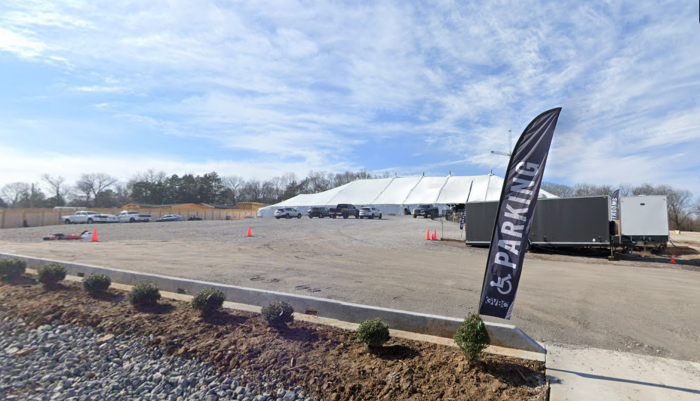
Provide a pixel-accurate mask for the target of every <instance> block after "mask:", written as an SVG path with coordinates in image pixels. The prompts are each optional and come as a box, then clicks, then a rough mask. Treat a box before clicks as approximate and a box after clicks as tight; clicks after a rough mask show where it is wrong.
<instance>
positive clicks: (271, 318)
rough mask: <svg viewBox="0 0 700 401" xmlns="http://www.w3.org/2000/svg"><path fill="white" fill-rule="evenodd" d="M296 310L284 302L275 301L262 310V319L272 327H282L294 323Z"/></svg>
mask: <svg viewBox="0 0 700 401" xmlns="http://www.w3.org/2000/svg"><path fill="white" fill-rule="evenodd" d="M293 313H294V308H292V305H290V304H288V303H286V302H284V301H274V302H273V303H271V304H269V305H267V306H264V307H263V308H262V317H263V319H265V321H266V322H267V324H269V325H270V326H281V325H284V324H287V323H290V322H293V321H294V315H293Z"/></svg>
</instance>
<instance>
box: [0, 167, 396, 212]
mask: <svg viewBox="0 0 700 401" xmlns="http://www.w3.org/2000/svg"><path fill="white" fill-rule="evenodd" d="M389 176H390V175H389V173H384V174H382V175H373V174H371V173H369V172H367V171H366V170H361V171H356V172H353V171H346V172H344V173H331V172H325V171H311V172H309V174H308V175H307V176H306V177H303V178H299V177H297V175H296V174H294V173H286V174H283V175H281V176H277V177H273V178H271V179H269V180H259V179H254V178H252V179H248V180H246V179H244V178H243V177H240V176H236V175H231V176H223V177H222V176H219V174H217V173H216V172H211V173H207V174H204V175H193V174H184V175H182V176H179V175H177V174H172V175H168V174H167V173H165V172H163V171H154V170H148V171H145V172H142V173H138V174H136V175H134V176H133V177H131V178H130V179H129V180H128V181H126V182H120V181H119V180H118V179H117V178H115V177H113V176H111V175H109V174H106V173H87V174H82V175H81V176H80V178H79V179H78V180H77V181H76V182H74V183H72V184H71V183H69V182H67V180H66V179H65V178H63V177H60V176H52V175H50V174H43V175H42V176H41V177H40V180H39V181H38V182H34V183H27V182H13V183H10V184H7V185H5V186H3V187H2V188H1V189H0V207H2V208H41V207H49V208H52V207H56V206H77V207H97V208H112V207H121V206H123V205H125V204H127V203H144V204H152V205H168V204H176V203H206V204H210V205H224V206H235V205H236V204H237V203H238V202H260V203H265V204H274V203H278V202H281V201H283V200H285V199H289V198H292V197H294V196H297V195H299V194H309V193H318V192H323V191H327V190H329V189H332V188H335V187H338V186H341V185H344V184H348V183H350V182H352V181H355V180H358V179H373V178H386V177H389Z"/></svg>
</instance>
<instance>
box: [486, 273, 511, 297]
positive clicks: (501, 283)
mask: <svg viewBox="0 0 700 401" xmlns="http://www.w3.org/2000/svg"><path fill="white" fill-rule="evenodd" d="M510 279H511V277H510V274H509V275H507V276H505V277H503V278H501V277H499V278H498V282H495V281H492V282H491V287H496V289H497V290H498V292H500V293H501V294H503V295H506V294H510V292H511V290H513V284H511V283H510ZM506 284H508V291H503V286H504V285H506Z"/></svg>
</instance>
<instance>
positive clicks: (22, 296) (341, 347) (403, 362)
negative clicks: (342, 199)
mask: <svg viewBox="0 0 700 401" xmlns="http://www.w3.org/2000/svg"><path fill="white" fill-rule="evenodd" d="M0 314H2V315H4V316H14V317H22V318H23V319H25V320H26V321H27V322H29V323H30V324H31V325H33V326H39V325H42V324H46V323H50V322H54V323H59V322H60V323H62V324H68V323H71V324H78V325H87V326H92V327H95V328H97V329H98V330H100V331H103V332H106V333H114V334H119V333H125V334H129V335H135V336H153V337H152V340H151V343H152V344H153V345H154V346H159V347H162V348H164V349H165V350H166V351H167V352H168V353H170V354H172V355H178V356H183V357H197V358H200V359H202V360H206V361H209V362H211V363H213V364H215V365H216V366H217V367H218V368H219V369H220V370H221V371H222V372H224V373H225V372H226V371H229V370H233V369H240V368H242V369H245V370H246V371H247V372H248V374H252V375H253V377H255V376H262V375H268V377H270V376H273V377H275V378H276V379H278V380H280V381H282V382H285V383H288V384H290V385H295V386H296V385H300V386H302V387H304V388H306V389H307V390H308V391H309V392H310V393H311V394H312V395H315V396H316V398H324V399H325V400H327V401H328V400H330V401H340V400H348V401H359V400H545V399H546V398H547V394H546V393H547V391H546V385H545V384H544V383H545V375H544V369H545V367H544V363H541V362H536V361H528V360H522V359H516V358H507V357H502V356H497V355H490V354H485V356H484V358H483V360H482V361H481V362H476V363H473V364H469V363H468V362H467V361H466V359H465V358H464V356H463V355H462V354H461V352H460V351H459V349H457V348H452V347H447V346H441V345H436V344H430V343H423V342H418V341H410V340H404V339H394V338H392V339H391V340H390V341H389V343H387V345H386V346H385V347H384V348H383V349H381V350H379V351H376V352H370V350H369V349H368V348H367V347H366V346H365V345H363V344H361V343H359V342H358V341H357V340H356V338H355V333H354V332H352V331H347V330H342V329H338V328H334V327H328V326H324V325H316V324H310V323H306V322H294V323H292V324H290V325H289V327H288V328H286V329H283V330H276V329H273V328H271V327H269V326H267V325H266V324H265V322H264V321H263V320H262V318H261V317H260V315H257V314H252V313H246V312H241V311H234V310H223V311H221V312H219V313H217V314H215V315H214V316H212V317H209V318H202V317H201V316H200V315H199V313H197V312H196V311H194V310H193V309H192V308H191V307H190V305H189V304H188V303H185V302H180V301H173V300H167V299H163V300H161V301H160V303H159V305H158V306H157V307H155V308H152V309H151V310H138V309H136V308H134V307H133V306H131V305H130V304H129V303H128V300H127V293H126V292H123V291H118V290H115V289H110V291H109V293H108V294H106V295H105V296H102V297H99V298H92V297H90V296H89V295H88V294H87V293H86V292H85V291H83V290H82V286H81V285H80V284H79V283H74V282H64V283H62V284H61V285H60V286H59V287H58V288H57V289H55V290H51V291H49V290H46V289H44V288H43V286H41V285H39V284H36V282H35V281H34V278H33V277H31V276H28V275H27V276H24V277H23V278H22V279H21V280H19V282H16V283H0Z"/></svg>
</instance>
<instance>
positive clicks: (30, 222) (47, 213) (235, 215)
mask: <svg viewBox="0 0 700 401" xmlns="http://www.w3.org/2000/svg"><path fill="white" fill-rule="evenodd" d="M88 210H90V211H95V212H98V213H108V214H117V213H119V212H120V211H121V209H100V208H96V209H88ZM73 213H75V212H74V211H70V210H55V209H0V229H2V228H20V227H42V226H53V225H57V224H63V220H64V219H63V218H62V217H63V216H69V215H71V214H73ZM141 213H145V214H150V215H151V221H155V220H156V219H159V218H160V217H162V216H165V215H166V214H179V215H180V216H182V217H184V218H185V219H187V218H189V217H190V216H196V217H200V218H201V219H202V220H239V219H244V218H254V217H256V214H257V211H256V210H245V209H196V210H195V209H193V210H179V209H171V208H159V209H150V210H148V211H145V210H143V211H141Z"/></svg>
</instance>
